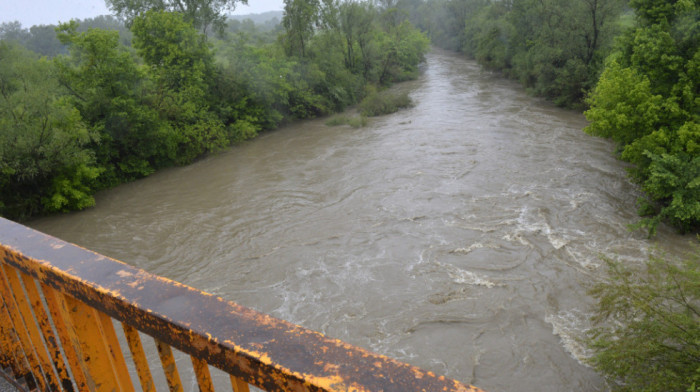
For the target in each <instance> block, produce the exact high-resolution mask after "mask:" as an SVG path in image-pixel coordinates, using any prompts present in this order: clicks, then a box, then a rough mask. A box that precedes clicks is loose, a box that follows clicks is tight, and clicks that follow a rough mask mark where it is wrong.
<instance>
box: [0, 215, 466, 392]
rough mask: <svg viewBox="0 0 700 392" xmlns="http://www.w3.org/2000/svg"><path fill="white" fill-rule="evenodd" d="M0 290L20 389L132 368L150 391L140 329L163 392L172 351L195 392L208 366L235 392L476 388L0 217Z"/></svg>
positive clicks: (2, 365)
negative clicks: (254, 390)
mask: <svg viewBox="0 0 700 392" xmlns="http://www.w3.org/2000/svg"><path fill="white" fill-rule="evenodd" d="M0 295H1V296H2V301H0V307H1V308H0V373H1V374H2V375H3V376H4V377H5V378H7V379H8V380H10V381H11V382H13V383H14V384H15V386H18V387H20V388H22V389H25V390H34V389H37V390H40V391H134V382H132V378H131V377H132V376H131V375H130V372H129V370H128V369H129V367H128V366H131V367H132V369H135V371H132V373H136V374H137V375H138V377H136V375H134V379H136V378H138V380H139V382H140V384H141V387H142V389H143V390H144V391H155V390H156V388H155V387H156V386H155V384H154V378H153V377H152V374H151V370H150V368H151V367H154V366H149V363H148V360H147V356H146V354H145V352H144V349H143V345H142V341H141V338H140V333H143V334H146V335H150V336H151V337H153V338H154V340H155V346H156V347H157V351H158V356H159V357H160V361H161V365H162V370H163V373H164V377H162V378H164V379H165V380H166V381H167V386H168V388H169V390H170V391H182V390H183V385H182V381H181V379H180V375H179V373H178V369H177V366H176V362H175V359H174V357H173V350H172V349H171V348H172V347H174V348H176V349H178V350H180V351H182V352H183V353H185V354H187V355H190V357H191V362H192V369H191V371H193V372H194V374H195V375H196V379H197V383H198V385H199V389H200V391H211V390H213V384H212V377H211V373H210V369H209V366H210V365H211V366H213V367H215V368H218V369H221V370H223V371H224V372H226V373H228V374H229V375H230V379H231V384H232V388H233V391H234V392H244V391H248V390H249V384H250V385H254V386H257V387H259V388H261V389H264V390H266V391H387V392H388V391H401V392H409V391H424V392H428V391H446V392H449V391H462V392H466V391H479V390H478V389H477V388H475V387H472V386H468V385H464V384H461V383H460V382H458V381H455V380H451V379H448V378H445V377H442V376H437V375H435V374H433V373H431V372H428V371H424V370H421V369H418V368H416V367H413V366H410V365H408V364H405V363H401V362H398V361H396V360H393V359H390V358H387V357H385V356H381V355H378V354H374V353H371V352H368V351H366V350H364V349H362V348H358V347H355V346H352V345H349V344H347V343H344V342H342V341H339V340H334V339H329V338H327V337H325V336H323V335H322V334H320V333H318V332H314V331H310V330H308V329H305V328H302V327H300V326H298V325H294V324H291V323H288V322H286V321H283V320H279V319H276V318H273V317H271V316H268V315H265V314H262V313H259V312H256V311H254V310H251V309H248V308H245V307H243V306H240V305H237V304H235V303H233V302H228V301H224V300H223V299H221V298H218V297H215V296H212V295H211V294H207V293H204V292H201V291H199V290H196V289H193V288H191V287H188V286H185V285H183V284H180V283H178V282H174V281H171V280H168V279H165V278H163V277H160V276H156V275H153V274H150V273H148V272H145V271H143V270H140V269H138V268H134V267H132V266H129V265H127V264H124V263H122V262H120V261H116V260H113V259H110V258H108V257H105V256H102V255H100V254H97V253H94V252H92V251H89V250H86V249H83V248H80V247H78V246H75V245H72V244H69V243H66V242H64V241H61V240H59V239H56V238H54V237H51V236H48V235H45V234H42V233H39V232H37V231H34V230H32V229H30V228H27V227H25V226H22V225H20V224H17V223H14V222H11V221H8V220H5V219H2V218H0ZM113 320H116V323H117V325H119V324H118V323H121V325H122V327H123V336H121V339H122V341H126V342H127V343H126V344H125V346H128V347H129V350H128V351H129V354H128V356H127V358H129V359H130V360H131V361H132V362H130V364H129V365H128V366H127V362H126V360H125V355H124V354H123V353H122V349H121V347H120V343H119V337H118V335H117V332H116V330H115V328H114V323H115V321H113ZM125 351H126V350H125ZM154 351H155V350H154ZM156 362H157V360H156ZM180 364H181V365H182V361H181V363H180ZM154 368H155V367H154ZM164 383H166V382H164ZM163 387H164V386H163ZM226 387H227V388H228V386H226ZM161 389H162V388H161Z"/></svg>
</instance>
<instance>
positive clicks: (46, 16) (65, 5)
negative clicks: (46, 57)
mask: <svg viewBox="0 0 700 392" xmlns="http://www.w3.org/2000/svg"><path fill="white" fill-rule="evenodd" d="M248 3H249V5H247V6H246V5H238V6H237V7H236V11H235V12H234V14H237V15H245V14H258V13H261V12H265V11H277V10H281V9H282V8H283V0H248ZM106 14H110V12H109V10H108V9H107V7H106V6H105V2H104V1H103V0H0V23H2V22H12V21H15V20H18V21H20V22H21V23H22V27H25V28H28V27H31V26H33V25H38V24H56V23H58V22H59V21H60V22H67V21H69V20H71V19H74V18H78V19H84V18H91V17H94V16H98V15H106Z"/></svg>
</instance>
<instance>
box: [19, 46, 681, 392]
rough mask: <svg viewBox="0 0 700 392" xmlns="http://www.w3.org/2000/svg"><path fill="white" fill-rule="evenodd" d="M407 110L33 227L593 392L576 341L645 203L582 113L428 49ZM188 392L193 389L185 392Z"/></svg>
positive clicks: (512, 375)
mask: <svg viewBox="0 0 700 392" xmlns="http://www.w3.org/2000/svg"><path fill="white" fill-rule="evenodd" d="M396 89H399V90H406V91H409V92H410V95H411V97H412V98H413V100H414V101H415V103H416V105H415V107H413V108H411V109H406V110H403V111H401V112H399V113H396V114H393V115H389V116H384V117H379V118H376V119H372V120H371V122H370V124H369V126H367V127H364V128H359V129H353V128H350V127H347V126H340V127H328V126H326V125H324V120H323V119H319V120H312V121H303V122H298V123H294V124H292V125H289V126H285V127H283V128H281V129H279V130H277V131H274V132H269V133H265V134H263V135H262V136H260V137H258V138H257V139H255V140H252V141H249V142H246V143H243V144H241V145H239V146H235V147H233V148H231V149H230V150H228V151H226V152H224V153H221V154H218V155H215V156H211V157H208V158H206V159H203V160H201V161H199V162H196V163H195V164H192V165H190V166H187V167H181V168H175V169H169V170H164V171H161V172H158V173H156V174H154V175H152V176H151V177H149V178H146V179H143V180H140V181H136V182H134V183H130V184H126V185H123V186H120V187H118V188H115V189H112V190H109V191H105V192H102V193H100V194H98V196H97V207H95V208H92V209H89V210H86V211H83V212H79V213H72V214H68V215H63V216H54V217H50V218H45V219H41V220H37V221H34V222H32V223H31V224H30V225H31V226H32V227H34V228H36V229H39V230H41V231H44V232H46V233H49V234H52V235H55V236H57V237H60V238H62V239H65V240H67V241H70V242H74V243H76V244H79V245H81V246H84V247H87V248H90V249H93V250H95V251H98V252H100V253H103V254H105V255H108V256H111V257H114V258H117V259H120V260H122V261H125V262H127V263H130V264H132V265H135V266H138V267H140V268H143V269H146V270H148V271H150V272H153V273H156V274H159V275H163V276H166V277H168V278H171V279H174V280H177V281H181V282H183V283H186V284H189V285H191V286H194V287H197V288H199V289H202V290H204V291H208V292H211V293H213V294H217V295H219V296H221V297H224V298H226V299H228V300H232V301H235V302H237V303H239V304H241V305H245V306H248V307H251V308H254V309H256V310H259V311H262V312H266V313H269V314H272V315H274V316H276V317H280V318H283V319H286V320H288V321H291V322H294V323H298V324H301V325H303V326H305V327H308V328H311V329H315V330H318V331H321V332H323V333H325V334H327V335H329V336H330V337H333V338H339V339H343V340H345V341H348V342H350V343H353V344H355V345H359V346H362V347H365V348H368V349H370V350H373V351H375V352H378V353H381V354H386V355H389V356H392V357H395V358H397V359H399V360H402V361H406V362H409V363H411V364H414V365H417V366H420V367H423V368H426V369H428V370H432V371H434V372H437V373H440V374H445V375H447V376H449V377H452V378H456V379H458V380H460V381H463V382H466V383H471V384H474V385H476V386H479V387H481V388H484V389H486V390H487V391H504V392H508V391H535V390H537V391H584V392H585V391H600V390H606V387H605V383H604V381H603V379H602V378H601V377H600V376H599V375H597V374H596V373H595V372H594V371H593V370H591V369H590V368H588V367H586V366H585V365H584V364H583V363H582V362H583V361H582V360H583V358H585V356H586V355H587V353H586V350H585V348H584V347H583V346H582V345H581V344H580V343H578V341H577V337H580V336H581V334H582V332H583V331H585V329H586V328H587V327H588V322H587V318H588V316H589V314H590V310H591V305H592V304H593V300H592V299H591V298H589V297H588V296H587V295H586V287H587V285H589V284H590V282H593V281H595V279H597V278H598V277H600V276H601V275H602V274H603V273H604V268H601V264H602V262H601V255H607V256H614V257H616V258H619V259H621V260H626V261H630V262H636V263H638V262H641V261H643V260H645V259H646V258H647V254H648V252H650V249H652V248H653V247H661V248H662V249H665V250H667V251H669V252H675V251H677V250H678V249H684V248H685V249H688V241H689V240H688V238H686V237H682V236H679V235H677V234H675V232H674V231H673V230H671V229H668V228H665V227H662V228H661V229H660V231H659V234H658V236H657V237H656V239H655V240H654V241H649V240H647V239H646V237H645V235H644V233H641V232H630V231H629V230H628V229H627V225H628V224H629V223H631V222H634V221H635V220H636V219H638V218H637V216H636V215H635V199H636V198H637V196H638V195H639V193H638V190H637V188H636V187H635V186H633V185H632V184H630V182H629V181H628V180H627V178H626V175H625V165H624V164H623V163H621V162H620V161H618V160H616V159H615V157H614V155H613V150H614V145H613V144H612V143H611V142H609V141H607V140H603V139H599V138H594V137H591V136H588V135H586V134H585V133H583V132H582V131H581V129H582V128H583V127H584V126H585V125H586V121H585V119H584V117H583V115H582V114H580V113H576V112H572V111H567V110H562V109H559V108H556V107H554V106H552V105H551V104H548V103H546V102H543V101H541V100H538V99H536V98H533V97H531V96H529V95H527V94H526V92H525V91H523V90H522V89H521V88H520V87H518V85H517V84H515V83H514V82H512V81H508V80H504V79H502V78H501V77H499V76H498V75H494V74H491V73H489V72H485V71H483V70H481V69H480V68H479V66H478V65H477V64H476V63H474V62H471V61H468V60H465V59H463V58H462V57H459V56H457V55H454V54H450V53H447V52H442V51H437V50H436V51H433V52H432V53H430V54H429V55H428V59H427V64H426V65H425V69H424V72H423V73H422V75H421V77H420V78H419V79H418V80H416V81H412V82H407V83H403V84H401V85H399V86H397V87H396ZM190 379H191V377H190Z"/></svg>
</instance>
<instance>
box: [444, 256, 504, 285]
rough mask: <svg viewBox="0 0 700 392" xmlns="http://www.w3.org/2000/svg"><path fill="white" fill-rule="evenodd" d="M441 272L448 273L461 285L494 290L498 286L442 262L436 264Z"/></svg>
mask: <svg viewBox="0 0 700 392" xmlns="http://www.w3.org/2000/svg"><path fill="white" fill-rule="evenodd" d="M435 264H436V265H438V266H439V267H440V268H441V270H443V271H445V272H447V274H448V275H449V276H450V278H452V281H453V282H455V283H459V284H468V285H473V286H483V287H486V288H492V287H495V286H496V283H494V282H492V281H490V280H488V279H486V278H483V277H481V276H479V275H477V274H475V273H473V272H471V271H467V270H464V269H461V268H459V267H455V266H454V265H452V264H445V263H440V262H437V261H436V262H435Z"/></svg>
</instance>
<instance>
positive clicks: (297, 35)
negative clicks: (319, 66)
mask: <svg viewBox="0 0 700 392" xmlns="http://www.w3.org/2000/svg"><path fill="white" fill-rule="evenodd" d="M319 8H320V3H319V0H284V17H283V18H282V26H284V29H285V31H286V35H285V36H284V42H285V48H286V50H287V54H288V55H290V56H291V55H295V56H299V57H302V58H303V57H306V54H307V51H308V46H309V40H311V37H313V35H314V31H315V28H316V24H317V23H318V17H319V15H318V13H319Z"/></svg>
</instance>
